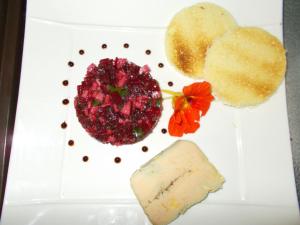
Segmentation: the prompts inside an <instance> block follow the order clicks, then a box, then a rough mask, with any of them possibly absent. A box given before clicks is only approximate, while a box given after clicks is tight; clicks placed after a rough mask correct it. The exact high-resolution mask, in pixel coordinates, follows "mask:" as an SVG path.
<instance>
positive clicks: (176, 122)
mask: <svg viewBox="0 0 300 225" xmlns="http://www.w3.org/2000/svg"><path fill="white" fill-rule="evenodd" d="M176 117H177V118H176ZM179 118H180V115H179ZM168 130H169V134H170V135H172V136H176V137H181V136H182V135H183V133H184V129H183V127H182V126H181V118H180V119H178V113H174V114H173V115H172V116H171V118H170V121H169V126H168Z"/></svg>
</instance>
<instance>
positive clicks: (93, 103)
mask: <svg viewBox="0 0 300 225" xmlns="http://www.w3.org/2000/svg"><path fill="white" fill-rule="evenodd" d="M92 105H93V106H98V105H101V102H100V101H99V100H97V99H93V102H92Z"/></svg>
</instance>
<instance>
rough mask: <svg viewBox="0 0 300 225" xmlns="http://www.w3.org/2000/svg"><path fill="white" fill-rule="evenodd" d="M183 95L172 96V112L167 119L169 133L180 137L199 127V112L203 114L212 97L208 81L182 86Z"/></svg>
mask: <svg viewBox="0 0 300 225" xmlns="http://www.w3.org/2000/svg"><path fill="white" fill-rule="evenodd" d="M183 94H184V95H183V96H175V97H173V108H174V113H173V115H172V116H171V118H170V120H169V125H168V129H169V133H170V135H172V136H177V137H181V136H182V135H183V134H184V133H185V134H187V133H194V132H195V131H196V130H197V129H198V128H199V127H200V124H199V120H200V112H201V116H204V115H205V114H206V112H207V110H208V109H209V107H210V104H211V101H212V100H214V97H213V96H212V95H211V86H210V84H209V83H208V82H196V83H193V84H191V85H189V86H185V87H184V88H183Z"/></svg>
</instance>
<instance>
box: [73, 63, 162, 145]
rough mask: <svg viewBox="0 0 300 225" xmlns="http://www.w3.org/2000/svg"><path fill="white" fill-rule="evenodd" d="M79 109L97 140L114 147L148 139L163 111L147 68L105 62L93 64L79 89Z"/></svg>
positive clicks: (77, 112)
mask: <svg viewBox="0 0 300 225" xmlns="http://www.w3.org/2000/svg"><path fill="white" fill-rule="evenodd" d="M77 92H78V95H77V96H76V97H75V101H74V104H75V108H76V114H77V117H78V120H79V122H80V123H81V125H82V126H83V128H84V129H85V130H86V131H87V132H88V133H89V134H90V135H91V136H93V137H94V138H96V139H98V140H99V141H101V142H103V143H110V144H112V145H123V144H133V143H135V142H138V141H140V140H142V139H144V138H145V137H146V136H147V135H148V134H149V133H151V131H152V129H153V128H154V127H155V125H156V123H157V122H158V120H159V118H160V116H161V111H162V95H161V91H160V87H159V84H158V82H157V81H156V80H154V79H153V78H152V77H151V75H150V69H149V67H148V66H147V65H145V66H143V67H140V66H137V65H136V64H134V63H132V62H128V61H127V59H120V58H116V59H115V60H113V59H102V60H100V62H99V65H98V66H96V65H95V64H91V65H90V66H89V67H88V69H87V74H86V76H85V78H84V81H82V83H81V85H78V87H77Z"/></svg>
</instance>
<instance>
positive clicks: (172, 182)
mask: <svg viewBox="0 0 300 225" xmlns="http://www.w3.org/2000/svg"><path fill="white" fill-rule="evenodd" d="M130 181H131V186H132V189H133V191H134V193H135V195H136V196H137V198H138V200H139V202H140V204H141V206H142V207H143V209H144V211H145V213H146V215H147V216H148V218H149V220H150V221H151V222H152V223H153V224H154V225H165V224H168V223H170V222H171V221H173V220H174V219H176V218H177V217H178V216H179V215H180V214H183V213H184V212H185V211H186V210H187V209H188V208H189V207H191V206H192V205H194V204H196V203H198V202H200V201H202V200H203V199H204V198H205V197H206V196H207V195H208V193H209V192H214V191H216V190H218V189H219V188H221V186H222V184H223V183H224V178H223V177H222V175H221V174H220V173H219V172H218V171H217V170H216V168H215V167H214V166H213V165H212V164H211V163H210V162H209V161H208V159H207V157H206V156H205V155H204V154H203V153H202V152H201V150H200V149H199V148H198V146H197V145H196V144H195V143H193V142H190V141H176V142H175V143H174V144H173V145H171V146H170V147H169V148H167V149H166V150H164V151H163V152H161V153H160V154H158V155H157V156H155V157H154V158H153V159H151V160H150V161H149V162H148V163H146V164H145V165H143V166H142V167H141V168H140V169H139V170H137V171H136V172H135V173H134V174H133V175H132V176H131V179H130Z"/></svg>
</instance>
